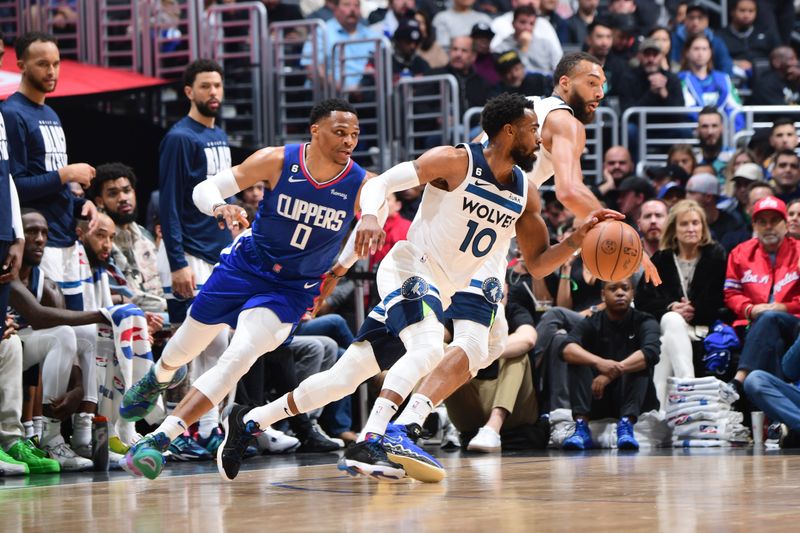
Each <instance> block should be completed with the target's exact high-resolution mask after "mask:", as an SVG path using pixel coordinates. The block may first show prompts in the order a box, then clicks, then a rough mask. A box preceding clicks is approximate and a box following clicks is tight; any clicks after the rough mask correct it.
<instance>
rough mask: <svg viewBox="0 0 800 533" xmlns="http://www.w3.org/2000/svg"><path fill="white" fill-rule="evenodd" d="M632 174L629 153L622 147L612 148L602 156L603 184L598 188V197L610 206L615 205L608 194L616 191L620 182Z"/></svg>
mask: <svg viewBox="0 0 800 533" xmlns="http://www.w3.org/2000/svg"><path fill="white" fill-rule="evenodd" d="M631 174H633V158H631V153H630V152H629V151H628V149H627V148H625V147H624V146H612V147H611V148H609V149H608V150H606V153H605V154H604V155H603V183H601V184H600V185H599V186H598V188H597V189H598V191H599V192H600V195H601V196H603V197H604V198H605V199H606V203H607V204H608V205H610V206H613V205H616V203H614V202H610V201H609V200H610V198H609V196H610V194H609V193H611V192H612V191H616V189H617V187H618V186H619V184H620V183H622V180H624V179H625V178H627V177H628V176H630V175H631Z"/></svg>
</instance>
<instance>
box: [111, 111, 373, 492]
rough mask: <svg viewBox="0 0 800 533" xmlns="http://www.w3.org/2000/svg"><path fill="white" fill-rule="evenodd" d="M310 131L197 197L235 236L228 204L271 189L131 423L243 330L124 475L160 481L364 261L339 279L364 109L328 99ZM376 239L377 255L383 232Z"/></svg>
mask: <svg viewBox="0 0 800 533" xmlns="http://www.w3.org/2000/svg"><path fill="white" fill-rule="evenodd" d="M309 122H310V131H311V142H309V143H305V144H295V145H287V146H285V147H271V148H264V149H262V150H259V151H258V152H256V153H255V154H253V155H252V156H250V157H249V158H248V159H247V160H246V161H244V163H242V164H241V165H238V166H235V167H233V168H232V169H230V170H227V171H224V172H222V173H220V174H217V175H216V176H214V177H212V178H211V179H209V180H206V181H204V182H203V183H201V184H199V185H198V186H196V187H195V188H194V193H193V198H194V202H195V204H196V205H197V207H198V209H200V211H201V212H203V213H205V214H206V215H207V216H213V217H217V219H218V220H220V221H221V224H223V223H224V224H225V225H227V226H228V227H231V226H232V225H233V223H234V222H236V223H239V224H242V225H244V226H245V227H246V225H247V219H246V218H245V216H244V213H243V211H242V209H241V208H239V207H236V206H233V205H228V204H226V203H225V201H224V198H227V197H229V196H233V195H234V194H236V193H237V192H239V191H240V190H243V189H246V188H248V187H250V186H252V185H253V184H255V183H257V182H260V181H264V182H265V183H266V189H265V193H264V199H263V200H262V201H261V203H260V204H259V208H258V213H257V216H256V220H255V222H254V224H253V228H252V229H251V230H249V231H245V232H244V233H243V234H242V235H240V236H239V237H237V239H236V240H235V241H234V242H233V244H232V245H231V246H230V247H228V248H226V249H225V250H224V251H223V252H222V254H221V255H220V259H219V264H218V265H217V266H216V267H215V268H214V270H213V272H212V274H211V277H210V278H209V279H208V281H207V282H206V283H205V285H204V286H203V287H202V289H200V293H199V294H198V296H197V298H196V299H195V301H194V304H193V305H192V307H191V309H190V311H189V314H188V316H187V318H186V321H185V322H184V323H183V324H182V325H181V327H180V328H179V329H178V331H177V332H176V333H175V335H174V336H173V337H172V339H170V341H169V342H168V344H167V346H166V348H165V350H164V354H163V355H162V356H161V359H160V360H159V361H158V363H156V365H155V366H154V367H153V369H152V370H151V372H150V373H149V374H147V375H146V376H145V378H143V379H142V380H141V381H139V382H138V383H137V384H136V385H134V387H133V388H132V390H133V389H135V390H134V391H133V392H129V393H128V394H126V395H125V399H124V400H123V405H122V409H121V410H122V411H123V412H126V413H127V415H128V416H127V417H128V418H131V414H133V415H135V416H136V417H137V418H139V417H141V416H144V415H145V414H146V413H147V412H148V411H149V410H150V409H152V406H153V404H154V402H155V400H156V399H157V397H158V394H159V392H160V391H161V390H164V389H166V388H167V387H169V386H172V385H173V384H175V383H176V382H177V381H179V380H180V379H181V377H182V376H181V374H179V373H177V372H178V371H179V369H181V368H183V365H185V364H186V363H188V362H189V361H191V360H192V359H193V358H194V357H196V356H197V354H198V353H200V351H201V350H203V349H204V348H205V347H206V345H207V344H208V343H209V342H210V341H211V339H213V338H214V336H215V335H217V334H218V332H219V331H220V330H221V329H223V328H227V327H228V326H230V327H233V328H235V330H236V332H235V334H234V335H233V338H232V340H231V343H230V346H229V347H228V348H227V349H226V350H225V353H224V354H223V355H222V357H221V358H220V360H219V362H218V363H217V364H216V366H214V367H213V368H211V369H210V370H208V371H206V372H205V374H203V375H202V376H200V378H199V379H197V380H196V381H195V382H194V384H193V386H192V388H191V390H190V392H189V394H188V395H187V396H186V397H185V398H184V399H183V401H181V403H180V404H179V405H178V407H177V408H176V409H175V411H174V412H173V414H172V415H171V416H168V417H167V418H166V420H164V422H163V423H162V424H161V425H160V426H159V427H158V428H157V429H156V430H155V431H154V432H153V433H151V434H150V435H148V436H146V437H145V438H144V439H143V440H141V441H140V442H139V443H137V444H135V445H134V446H133V447H132V448H131V449H130V450H129V452H128V454H127V455H126V457H125V459H124V460H123V461H122V466H123V467H124V468H125V469H126V470H128V471H129V472H131V473H133V474H134V475H139V476H141V475H143V476H146V477H148V478H150V479H154V478H155V477H156V476H158V474H159V473H160V472H161V469H162V465H163V456H162V453H163V452H164V451H166V449H167V447H168V445H169V442H170V441H171V440H172V439H174V438H175V437H176V436H178V435H180V434H181V433H182V432H183V431H185V429H186V428H187V427H188V426H189V424H192V423H193V422H194V421H196V420H197V419H198V417H199V416H200V415H201V414H203V413H205V412H206V411H208V410H209V409H210V408H211V407H212V406H214V405H217V404H219V402H220V401H221V400H222V399H223V398H224V397H225V396H227V394H228V392H229V391H230V390H231V389H232V388H233V387H234V386H235V385H236V383H237V382H238V381H239V378H241V377H242V376H243V375H244V374H245V373H246V372H247V371H248V369H249V368H250V367H251V366H252V364H253V362H254V361H255V360H256V359H257V358H258V357H260V356H261V355H262V354H265V353H268V352H271V351H272V350H274V349H275V348H277V347H278V346H280V345H281V344H282V343H283V342H284V341H285V340H286V339H287V338H289V336H290V335H291V332H292V330H293V329H294V327H295V325H296V324H297V322H298V320H299V319H300V317H301V316H302V315H303V314H304V313H305V312H306V310H307V309H308V308H310V307H312V305H313V304H314V299H315V298H316V297H317V296H320V297H321V298H320V299H322V298H323V297H324V296H326V295H327V294H329V293H330V291H332V290H333V288H334V286H335V284H336V280H337V279H338V278H339V277H341V276H342V275H343V274H344V272H346V270H347V268H348V267H349V266H351V265H352V263H354V262H355V260H356V259H357V257H355V256H354V255H353V254H352V253H349V255H348V259H342V258H340V259H339V264H337V265H335V267H334V269H333V270H329V269H330V267H331V265H333V264H334V259H335V258H336V255H337V254H338V253H339V249H340V248H341V245H342V241H343V240H344V237H345V236H346V235H347V232H348V230H349V228H350V225H351V223H352V222H353V220H354V217H355V213H356V206H357V205H358V204H357V202H358V198H359V195H360V194H361V192H360V191H361V188H362V184H363V183H364V180H365V176H366V172H365V171H364V169H362V168H361V167H360V166H359V165H357V164H356V163H355V162H354V161H353V160H352V159H350V155H351V154H352V151H353V149H354V148H355V146H356V144H357V143H358V136H359V127H358V118H357V116H356V112H355V109H354V108H353V107H352V106H351V105H350V104H349V103H347V102H345V101H343V100H338V99H333V100H325V101H323V102H320V103H319V104H317V105H315V106H314V108H313V109H312V111H311V117H310V121H309ZM374 237H375V239H374V241H375V243H374V246H377V244H378V241H379V240H380V239H381V238H382V232H380V231H379V232H377V233H375V235H374ZM343 265H344V266H343ZM326 271H327V273H326ZM226 438H227V436H226ZM221 449H222V446H220V450H221Z"/></svg>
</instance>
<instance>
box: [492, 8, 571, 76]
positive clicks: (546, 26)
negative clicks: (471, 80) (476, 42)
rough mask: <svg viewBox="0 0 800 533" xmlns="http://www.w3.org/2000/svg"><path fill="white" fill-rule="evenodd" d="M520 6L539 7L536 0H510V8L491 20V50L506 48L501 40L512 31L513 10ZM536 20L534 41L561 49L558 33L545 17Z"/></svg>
mask: <svg viewBox="0 0 800 533" xmlns="http://www.w3.org/2000/svg"><path fill="white" fill-rule="evenodd" d="M522 6H530V7H532V8H533V9H534V10H536V9H539V2H538V1H537V0H511V9H509V10H508V11H506V12H505V13H503V14H502V15H500V16H498V17H495V18H494V19H493V20H492V31H493V32H494V39H492V50H493V51H498V50H499V51H502V52H505V51H506V50H508V49H507V48H503V47H502V46H501V42H502V41H503V39H505V38H506V37H508V36H509V35H512V34H513V33H514V25H513V22H514V10H515V9H517V8H518V7H522ZM538 22H539V23H538V24H535V25H534V27H533V38H534V39H535V40H536V42H537V43H539V42H548V43H551V45H552V46H558V48H559V49H561V43H560V41H559V40H558V35H556V30H554V29H553V26H551V25H550V23H549V22H548V21H547V20H545V19H541V20H539V21H538ZM559 57H560V54H559ZM551 70H552V69H551Z"/></svg>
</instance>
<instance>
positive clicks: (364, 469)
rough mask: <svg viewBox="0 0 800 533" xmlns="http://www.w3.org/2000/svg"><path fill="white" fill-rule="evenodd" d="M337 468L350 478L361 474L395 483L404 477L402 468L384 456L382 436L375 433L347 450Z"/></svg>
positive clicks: (404, 473)
mask: <svg viewBox="0 0 800 533" xmlns="http://www.w3.org/2000/svg"><path fill="white" fill-rule="evenodd" d="M337 468H339V470H342V471H344V472H347V473H348V474H350V475H351V476H357V475H359V474H361V475H365V476H371V477H373V478H375V479H378V480H388V481H397V480H400V479H403V478H404V477H405V476H406V471H405V470H404V469H403V466H402V465H400V464H398V463H395V462H393V461H391V460H390V459H389V457H388V456H387V455H386V449H385V448H384V447H383V436H382V435H376V434H375V433H368V434H367V436H366V439H365V440H363V441H361V442H359V443H356V444H354V445H353V446H351V447H349V448H347V450H345V452H344V455H343V456H342V458H341V459H339V463H338V465H337Z"/></svg>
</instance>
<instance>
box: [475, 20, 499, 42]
mask: <svg viewBox="0 0 800 533" xmlns="http://www.w3.org/2000/svg"><path fill="white" fill-rule="evenodd" d="M469 36H470V37H472V38H473V39H475V38H476V37H488V38H489V39H492V38H493V37H494V32H493V31H492V28H491V27H490V26H489V25H488V24H486V23H485V22H478V23H477V24H475V25H474V26H473V27H472V31H471V32H470V34H469Z"/></svg>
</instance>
